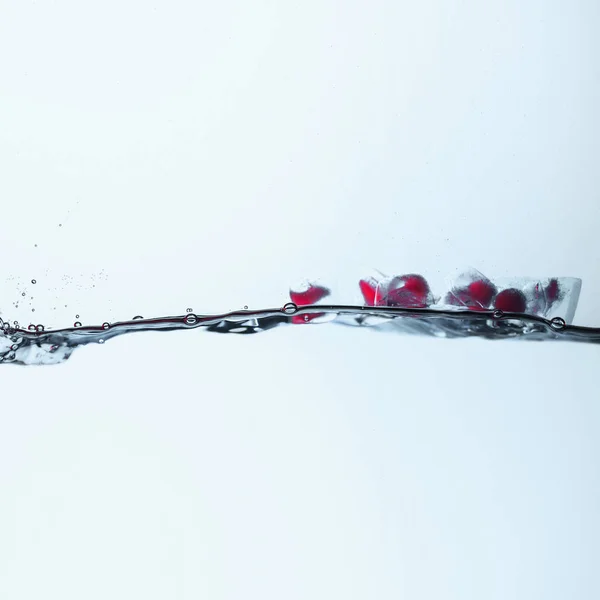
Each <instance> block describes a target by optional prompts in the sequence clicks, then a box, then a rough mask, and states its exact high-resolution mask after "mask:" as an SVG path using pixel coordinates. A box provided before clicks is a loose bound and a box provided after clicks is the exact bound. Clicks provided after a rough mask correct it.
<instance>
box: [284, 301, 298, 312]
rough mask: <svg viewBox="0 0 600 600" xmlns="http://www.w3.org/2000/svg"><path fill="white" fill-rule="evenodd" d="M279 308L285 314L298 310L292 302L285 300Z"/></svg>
mask: <svg viewBox="0 0 600 600" xmlns="http://www.w3.org/2000/svg"><path fill="white" fill-rule="evenodd" d="M281 310H282V311H283V312H284V313H285V314H287V315H293V314H294V313H295V312H296V311H297V310H298V307H297V306H296V305H295V304H294V303H293V302H287V303H286V304H284V305H283V308H282V309H281Z"/></svg>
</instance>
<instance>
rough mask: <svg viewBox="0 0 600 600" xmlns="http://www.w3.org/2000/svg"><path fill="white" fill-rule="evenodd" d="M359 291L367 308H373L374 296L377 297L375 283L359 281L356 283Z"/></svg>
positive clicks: (369, 280)
mask: <svg viewBox="0 0 600 600" xmlns="http://www.w3.org/2000/svg"><path fill="white" fill-rule="evenodd" d="M358 286H359V287H360V291H361V293H362V295H363V298H364V299H365V304H366V305H367V306H375V296H376V295H377V282H376V281H375V280H374V279H372V278H369V279H361V280H360V281H359V282H358Z"/></svg>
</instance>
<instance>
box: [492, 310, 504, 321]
mask: <svg viewBox="0 0 600 600" xmlns="http://www.w3.org/2000/svg"><path fill="white" fill-rule="evenodd" d="M503 316H504V312H503V311H501V310H500V309H499V308H498V309H496V310H495V311H494V319H501V318H502V317H503Z"/></svg>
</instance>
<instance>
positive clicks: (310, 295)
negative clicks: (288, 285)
mask: <svg viewBox="0 0 600 600" xmlns="http://www.w3.org/2000/svg"><path fill="white" fill-rule="evenodd" d="M330 294H331V291H330V290H329V289H328V288H326V287H323V286H322V285H314V284H312V283H310V284H309V285H308V287H307V288H306V289H305V290H302V291H299V290H290V299H291V301H292V302H293V303H294V304H296V305H297V306H309V305H310V304H316V303H317V302H319V300H322V299H323V298H325V297H326V296H329V295H330ZM324 314H325V313H312V314H308V315H294V316H293V317H292V318H291V319H290V320H291V322H292V323H293V324H294V325H302V324H304V323H310V322H311V321H312V320H313V319H316V318H317V317H322V316H323V315H324Z"/></svg>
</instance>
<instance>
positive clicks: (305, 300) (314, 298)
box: [290, 285, 331, 306]
mask: <svg viewBox="0 0 600 600" xmlns="http://www.w3.org/2000/svg"><path fill="white" fill-rule="evenodd" d="M330 293H331V292H330V291H329V290H328V289H327V288H326V287H322V286H320V285H311V286H310V287H309V288H308V289H307V290H305V291H303V292H294V291H292V290H290V299H291V300H292V302H293V303H294V304H296V305H298V306H308V305H309V304H316V303H317V302H318V301H319V300H321V299H322V298H325V297H326V296H329V294H330Z"/></svg>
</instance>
